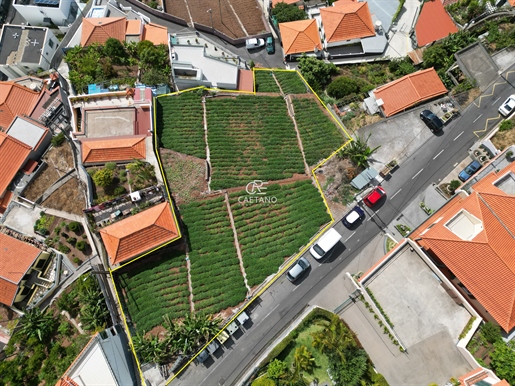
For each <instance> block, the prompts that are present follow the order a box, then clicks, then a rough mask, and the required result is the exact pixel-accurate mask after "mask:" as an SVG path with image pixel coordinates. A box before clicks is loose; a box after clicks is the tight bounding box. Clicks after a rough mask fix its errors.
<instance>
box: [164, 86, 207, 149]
mask: <svg viewBox="0 0 515 386" xmlns="http://www.w3.org/2000/svg"><path fill="white" fill-rule="evenodd" d="M156 100H157V106H156V130H157V135H158V136H159V139H160V141H161V146H163V147H165V148H166V149H170V150H175V151H177V152H179V153H184V154H188V155H192V156H195V157H199V158H203V159H205V158H206V142H205V140H204V110H203V108H202V99H201V96H200V94H199V93H198V92H196V91H192V92H185V93H182V94H179V95H172V96H166V97H160V98H157V99H156Z"/></svg>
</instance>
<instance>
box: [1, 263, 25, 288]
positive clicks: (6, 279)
mask: <svg viewBox="0 0 515 386" xmlns="http://www.w3.org/2000/svg"><path fill="white" fill-rule="evenodd" d="M29 268H30V267H29ZM22 278H23V276H22ZM0 279H3V280H5V281H8V282H9V283H11V284H14V285H18V283H15V282H14V281H12V280H10V279H8V278H6V277H3V276H2V275H0Z"/></svg>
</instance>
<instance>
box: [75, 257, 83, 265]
mask: <svg viewBox="0 0 515 386" xmlns="http://www.w3.org/2000/svg"><path fill="white" fill-rule="evenodd" d="M73 262H74V263H75V264H77V265H81V264H82V261H81V259H79V258H78V257H75V258H74V259H73Z"/></svg>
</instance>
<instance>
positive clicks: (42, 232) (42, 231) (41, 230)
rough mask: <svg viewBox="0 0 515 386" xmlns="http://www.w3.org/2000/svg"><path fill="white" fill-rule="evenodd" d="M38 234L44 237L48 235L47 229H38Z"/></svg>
mask: <svg viewBox="0 0 515 386" xmlns="http://www.w3.org/2000/svg"><path fill="white" fill-rule="evenodd" d="M38 232H39V233H41V234H42V235H43V236H46V235H47V234H48V233H49V232H48V229H46V228H43V227H41V228H39V229H38Z"/></svg>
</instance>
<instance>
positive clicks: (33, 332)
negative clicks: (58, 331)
mask: <svg viewBox="0 0 515 386" xmlns="http://www.w3.org/2000/svg"><path fill="white" fill-rule="evenodd" d="M54 327H55V321H54V318H53V316H52V315H51V314H50V313H49V312H48V311H45V312H41V310H40V309H39V308H32V309H30V310H28V311H27V312H26V313H25V315H24V316H23V317H22V318H21V319H20V327H19V330H18V331H17V332H16V334H17V335H19V336H23V337H24V338H31V337H37V338H38V339H39V340H40V341H43V340H44V339H45V338H46V337H47V336H48V335H49V334H50V333H51V332H52V331H53V329H54Z"/></svg>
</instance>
